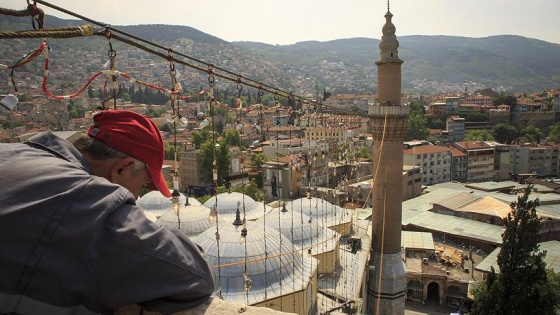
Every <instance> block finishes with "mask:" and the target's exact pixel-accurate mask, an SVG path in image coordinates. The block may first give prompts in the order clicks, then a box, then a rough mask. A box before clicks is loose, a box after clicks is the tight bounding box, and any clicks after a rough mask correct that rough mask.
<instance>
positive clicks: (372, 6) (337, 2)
mask: <svg viewBox="0 0 560 315" xmlns="http://www.w3.org/2000/svg"><path fill="white" fill-rule="evenodd" d="M48 2H49V3H51V4H53V5H56V6H59V7H62V8H64V9H66V10H69V11H72V12H75V13H78V14H80V15H82V16H85V17H88V18H90V19H93V20H96V21H98V22H103V23H107V24H109V25H112V26H119V25H135V24H173V25H186V26H190V27H193V28H196V29H198V30H199V31H202V32H205V33H207V34H210V35H213V36H216V37H219V38H221V39H223V40H226V41H255V42H262V43H267V44H273V45H276V44H278V45H289V44H294V43H296V42H300V41H307V40H317V41H328V40H334V39H342V38H353V37H367V38H376V39H380V37H381V27H382V26H383V24H384V23H385V19H384V17H383V16H384V15H385V13H386V12H387V1H386V0H160V1H149V0H134V1H132V0H89V1H79V0H51V1H48ZM26 6H27V1H24V0H0V7H2V8H9V9H18V10H20V9H23V8H25V7H26ZM38 6H39V7H40V8H42V9H43V10H45V12H46V13H47V14H50V15H55V16H57V17H60V18H72V17H70V16H68V15H66V14H65V13H61V12H59V11H55V10H53V9H50V8H48V7H47V6H45V5H42V4H38ZM390 6H391V7H390V10H391V13H392V14H393V15H394V17H393V24H395V26H396V27H397V37H398V36H404V35H453V36H466V37H486V36H492V35H503V34H507V35H520V36H524V37H530V38H536V39H541V40H544V41H548V42H552V43H556V44H560V18H559V17H558V12H560V0H530V1H529V0H471V1H465V0H393V1H391V3H390ZM46 23H47V27H48V20H47V22H46Z"/></svg>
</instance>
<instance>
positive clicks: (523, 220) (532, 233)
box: [471, 185, 559, 315]
mask: <svg viewBox="0 0 560 315" xmlns="http://www.w3.org/2000/svg"><path fill="white" fill-rule="evenodd" d="M532 189H533V186H532V185H530V186H528V187H527V188H526V189H525V191H524V193H523V195H522V196H519V197H518V198H517V201H516V202H513V203H512V204H511V205H510V207H511V212H510V213H509V214H508V215H507V217H505V218H504V227H505V230H504V233H503V234H502V247H501V250H500V253H499V254H498V266H499V268H500V270H499V273H498V274H496V272H495V271H494V269H492V271H491V274H490V276H489V277H488V279H487V280H486V281H485V282H484V283H483V284H482V285H481V286H480V287H479V288H478V289H477V290H475V291H474V292H473V293H474V296H475V303H474V307H473V310H472V312H471V314H508V315H512V314H520V315H521V314H554V312H555V309H556V307H557V306H558V304H559V294H558V288H557V284H556V283H551V282H550V281H549V276H548V272H547V269H546V263H545V261H544V258H545V256H546V252H545V251H540V250H539V244H538V242H537V240H538V231H539V225H540V219H539V218H538V216H537V210H536V208H537V207H538V206H539V200H538V198H537V199H534V200H529V196H530V194H531V191H532Z"/></svg>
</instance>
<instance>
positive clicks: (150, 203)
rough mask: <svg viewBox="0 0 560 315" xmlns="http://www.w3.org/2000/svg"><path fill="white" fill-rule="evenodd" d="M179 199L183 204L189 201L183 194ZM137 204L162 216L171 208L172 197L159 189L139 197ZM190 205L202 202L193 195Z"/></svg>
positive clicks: (157, 215)
mask: <svg viewBox="0 0 560 315" xmlns="http://www.w3.org/2000/svg"><path fill="white" fill-rule="evenodd" d="M179 200H180V202H181V204H182V205H184V204H185V203H186V201H187V197H185V195H184V194H181V196H180V197H179ZM136 204H137V205H138V206H139V207H140V208H142V209H143V210H145V211H149V212H151V213H153V214H155V216H156V217H158V218H159V217H160V216H162V215H163V214H164V213H165V212H167V211H168V210H171V208H172V205H171V199H170V198H167V197H165V196H164V195H162V194H161V193H160V192H159V191H157V190H153V191H150V192H149V193H147V194H145V195H144V196H142V197H140V198H138V200H137V201H136ZM189 204H190V205H200V202H199V201H198V200H196V199H194V198H192V197H189Z"/></svg>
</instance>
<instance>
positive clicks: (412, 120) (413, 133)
mask: <svg viewBox="0 0 560 315" xmlns="http://www.w3.org/2000/svg"><path fill="white" fill-rule="evenodd" d="M429 134H430V130H429V129H428V127H427V119H426V116H425V115H424V114H420V113H412V114H410V116H408V125H407V127H406V135H405V137H404V140H405V141H410V140H424V139H426V138H427V137H428V135H429Z"/></svg>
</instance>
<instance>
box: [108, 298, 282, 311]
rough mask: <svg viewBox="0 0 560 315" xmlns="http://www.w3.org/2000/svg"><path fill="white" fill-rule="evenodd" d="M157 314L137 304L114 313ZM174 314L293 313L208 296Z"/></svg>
mask: <svg viewBox="0 0 560 315" xmlns="http://www.w3.org/2000/svg"><path fill="white" fill-rule="evenodd" d="M140 314H142V315H157V314H160V313H159V312H150V311H146V310H144V311H143V312H141V309H140V307H139V306H138V305H129V306H125V307H121V308H119V309H117V310H116V312H115V315H140ZM174 314H175V315H218V314H220V315H221V314H243V315H282V314H293V313H284V312H279V311H275V310H273V309H270V308H265V307H256V306H247V305H245V304H241V303H235V302H228V301H223V300H220V299H218V298H210V299H208V300H207V301H206V302H204V303H202V304H201V305H199V306H197V307H194V308H191V309H189V310H185V311H181V312H177V313H174Z"/></svg>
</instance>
